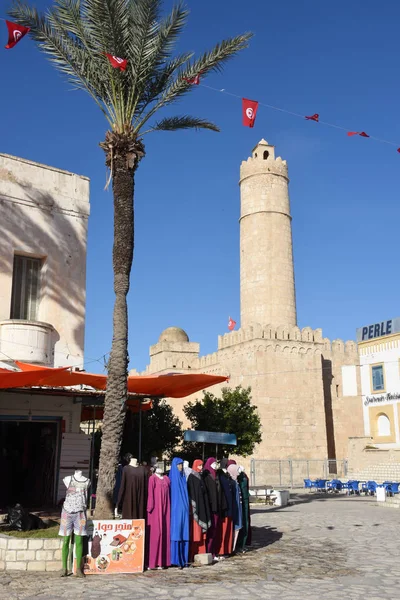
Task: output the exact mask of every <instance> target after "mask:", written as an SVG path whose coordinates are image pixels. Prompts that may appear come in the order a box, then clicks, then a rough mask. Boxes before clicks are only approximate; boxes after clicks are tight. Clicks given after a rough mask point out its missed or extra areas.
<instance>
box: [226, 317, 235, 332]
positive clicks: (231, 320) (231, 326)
mask: <svg viewBox="0 0 400 600" xmlns="http://www.w3.org/2000/svg"><path fill="white" fill-rule="evenodd" d="M235 325H236V321H234V320H233V319H232V317H229V320H228V329H229V331H233V330H234V329H235Z"/></svg>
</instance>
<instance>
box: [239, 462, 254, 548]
mask: <svg viewBox="0 0 400 600" xmlns="http://www.w3.org/2000/svg"><path fill="white" fill-rule="evenodd" d="M238 471H239V475H238V484H239V486H240V490H241V493H242V521H243V527H242V529H241V530H240V532H239V537H238V541H237V544H236V550H237V552H245V546H250V545H251V520H250V494H249V478H248V477H247V475H246V473H245V471H244V467H242V466H241V465H239V469H238Z"/></svg>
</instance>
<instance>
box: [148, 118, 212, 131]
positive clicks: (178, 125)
mask: <svg viewBox="0 0 400 600" xmlns="http://www.w3.org/2000/svg"><path fill="white" fill-rule="evenodd" d="M178 129H210V130H211V131H220V129H219V127H217V125H214V123H211V122H210V121H206V120H205V119H199V118H198V117H191V116H190V115H184V116H181V117H178V116H176V117H165V118H164V119H161V121H157V123H156V124H155V125H153V127H151V129H149V130H148V131H144V132H143V133H142V135H145V134H146V133H150V132H151V131H177V130H178Z"/></svg>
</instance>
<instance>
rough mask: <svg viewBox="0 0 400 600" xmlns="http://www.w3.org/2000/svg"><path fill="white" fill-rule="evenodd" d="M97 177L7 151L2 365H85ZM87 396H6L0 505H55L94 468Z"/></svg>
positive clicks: (38, 392)
mask: <svg viewBox="0 0 400 600" xmlns="http://www.w3.org/2000/svg"><path fill="white" fill-rule="evenodd" d="M88 217H89V180H88V179H87V178H86V177H81V176H79V175H75V174H73V173H68V172H66V171H61V170H59V169H54V168H52V167H48V166H45V165H39V164H36V163H33V162H31V161H27V160H23V159H20V158H16V157H13V156H8V155H5V154H0V361H1V363H2V366H3V367H4V364H6V365H9V366H10V367H11V366H12V365H13V361H14V360H20V361H22V362H30V363H35V364H38V365H46V366H51V367H53V366H67V365H71V366H77V367H82V366H83V350H84V333H85V294H86V239H87V225H88ZM81 396H82V394H80V393H79V395H78V392H76V391H71V390H52V389H40V388H39V389H38V388H36V389H29V388H28V389H20V390H7V391H6V390H0V473H1V477H2V483H1V486H0V508H1V507H2V508H5V507H6V506H7V505H8V504H11V503H13V502H18V501H20V502H29V504H30V505H31V506H35V505H37V506H45V505H46V504H47V505H48V504H51V503H52V502H54V501H55V500H57V498H58V497H59V496H60V494H61V487H60V482H61V479H62V477H63V475H64V474H65V473H66V472H70V471H71V469H73V468H74V467H75V466H76V465H79V466H81V467H82V468H83V469H84V470H86V472H88V468H89V459H90V438H89V437H88V436H86V435H84V434H83V433H81V432H80V418H81V402H82V399H81Z"/></svg>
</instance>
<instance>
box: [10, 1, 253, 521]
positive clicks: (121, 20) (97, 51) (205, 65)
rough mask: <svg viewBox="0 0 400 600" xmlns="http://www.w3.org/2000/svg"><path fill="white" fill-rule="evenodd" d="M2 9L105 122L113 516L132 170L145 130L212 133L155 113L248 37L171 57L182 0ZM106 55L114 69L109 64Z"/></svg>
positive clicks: (107, 507)
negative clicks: (110, 218) (110, 225)
mask: <svg viewBox="0 0 400 600" xmlns="http://www.w3.org/2000/svg"><path fill="white" fill-rule="evenodd" d="M9 14H10V17H11V18H12V19H13V20H14V21H15V22H17V23H18V24H20V25H24V26H26V27H30V29H31V31H30V35H31V37H32V38H33V40H34V41H35V42H36V43H37V45H38V47H39V49H40V50H42V51H43V52H44V53H45V54H47V56H48V57H49V59H50V60H51V61H52V62H53V63H54V65H55V67H56V68H57V69H58V70H59V71H61V73H63V74H64V75H65V76H66V77H67V79H68V80H69V82H71V83H72V84H73V85H74V86H75V87H76V88H78V89H81V90H84V91H85V92H87V93H88V94H89V95H90V96H91V97H92V99H93V100H94V102H95V103H96V104H97V106H98V108H99V109H100V110H101V111H102V113H103V115H104V116H105V118H106V119H107V121H108V126H109V130H108V131H107V133H106V135H105V140H104V142H102V143H101V144H100V146H101V148H102V149H103V150H104V152H105V157H106V158H105V160H106V165H107V167H109V169H110V176H111V178H112V189H113V197H114V245H113V269H114V292H115V304H114V315H113V340H112V348H111V354H110V359H109V363H108V383H107V390H106V396H105V411H104V421H103V437H102V446H101V454H100V466H99V481H98V487H97V508H96V516H97V517H98V518H106V517H109V516H110V514H111V513H112V493H113V488H114V484H115V467H116V464H117V462H118V457H119V451H120V445H121V436H122V428H123V423H124V418H125V402H126V398H127V371H128V352H127V345H128V315H127V302H126V296H127V294H128V291H129V280H130V272H131V266H132V260H133V248H134V207H133V196H134V177H135V173H136V169H137V168H138V166H139V162H140V161H141V159H142V158H143V157H144V156H145V147H144V144H143V136H144V135H145V134H149V133H151V132H154V131H177V130H178V129H210V130H212V131H219V130H218V127H217V126H216V125H214V124H213V123H211V122H209V121H208V120H205V119H200V118H198V117H192V116H189V115H181V116H174V117H164V118H161V119H159V120H155V119H154V118H153V117H154V116H155V115H156V113H158V112H159V111H160V109H162V108H163V107H165V106H167V105H169V104H171V103H173V102H175V101H176V100H178V99H180V98H181V97H182V96H184V95H185V94H187V93H189V92H191V91H192V90H193V89H194V86H193V85H192V83H193V78H195V77H196V76H198V75H199V74H201V77H205V76H206V75H207V74H208V73H210V72H213V71H218V70H220V69H221V66H222V65H223V64H224V63H225V62H226V61H227V60H228V59H229V58H231V57H232V56H233V55H235V54H236V53H237V52H238V51H240V50H242V49H243V48H245V47H246V46H247V43H248V40H249V38H250V37H251V34H244V35H239V36H237V37H233V38H230V39H227V40H224V41H222V42H220V43H218V44H217V45H216V46H215V47H214V48H213V49H212V50H210V51H208V52H205V53H204V54H202V55H201V56H199V57H198V58H194V57H193V54H192V53H184V54H179V55H176V56H174V46H175V43H176V42H177V40H178V38H179V36H180V34H181V32H182V30H183V28H184V25H185V23H186V21H187V17H188V11H187V10H186V9H185V8H184V7H183V5H181V4H179V5H177V6H175V7H174V8H173V9H172V11H171V13H170V14H169V15H168V16H166V17H163V16H162V0H54V5H53V7H52V8H50V9H48V10H47V11H46V12H45V13H44V14H42V13H39V12H38V11H37V10H36V9H35V8H33V7H31V6H30V5H29V4H28V3H26V2H23V1H22V0H15V1H14V3H13V5H12V8H11V9H10V11H9ZM107 54H108V55H109V56H107ZM110 57H114V65H116V66H117V67H118V65H120V68H115V67H114V66H113V65H112V62H111V60H110ZM115 59H123V60H124V61H125V60H126V61H127V63H126V65H125V63H122V64H121V60H117V62H115ZM124 67H126V68H125V70H123V69H124Z"/></svg>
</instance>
